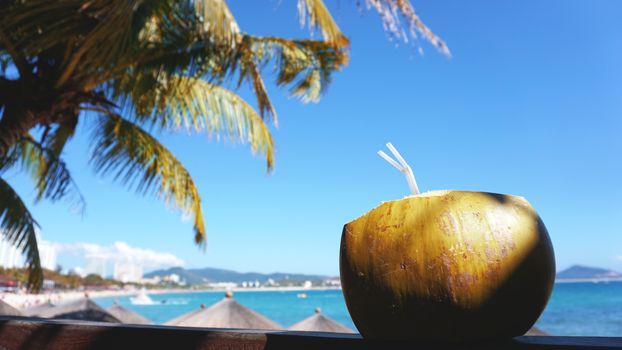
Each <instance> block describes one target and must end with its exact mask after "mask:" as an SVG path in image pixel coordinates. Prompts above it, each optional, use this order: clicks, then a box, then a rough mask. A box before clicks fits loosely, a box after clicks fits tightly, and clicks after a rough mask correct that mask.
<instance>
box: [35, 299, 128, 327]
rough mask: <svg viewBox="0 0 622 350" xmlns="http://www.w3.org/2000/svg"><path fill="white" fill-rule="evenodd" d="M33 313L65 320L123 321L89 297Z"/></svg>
mask: <svg viewBox="0 0 622 350" xmlns="http://www.w3.org/2000/svg"><path fill="white" fill-rule="evenodd" d="M31 315H32V316H39V317H46V318H56V319H65V320H82V321H96V322H110V323H121V321H120V320H119V319H118V318H116V317H114V316H112V315H111V314H110V313H108V311H106V310H104V309H103V308H101V307H100V306H99V305H97V304H95V303H94V302H93V301H92V300H91V299H89V298H88V297H87V298H82V299H79V300H76V301H72V302H68V303H64V304H59V305H54V306H48V307H46V308H43V310H42V311H40V312H38V313H36V314H31Z"/></svg>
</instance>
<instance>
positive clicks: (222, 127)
mask: <svg viewBox="0 0 622 350" xmlns="http://www.w3.org/2000/svg"><path fill="white" fill-rule="evenodd" d="M147 80H148V81H150V83H149V84H135V83H134V84H132V86H133V88H134V90H133V91H132V92H131V93H132V103H131V104H132V105H133V106H136V113H137V115H136V119H137V121H138V122H141V123H146V124H150V125H155V126H157V127H158V128H161V129H173V130H180V129H185V130H188V131H192V132H196V133H203V132H205V133H207V135H208V136H219V137H220V136H223V137H224V138H225V139H227V140H228V141H232V142H236V141H237V142H242V143H245V144H249V145H250V147H251V150H252V151H253V153H259V154H261V155H264V156H265V158H266V164H267V168H268V171H270V170H271V169H272V167H273V162H274V145H273V141H272V136H271V134H270V130H269V128H268V126H267V125H266V123H265V122H264V120H263V118H262V117H261V116H260V115H259V114H258V113H257V111H255V109H253V107H252V106H250V105H249V104H248V103H247V102H246V101H244V99H242V98H241V97H240V96H238V95H237V94H235V93H234V92H232V91H231V90H228V89H225V88H223V87H221V86H219V85H216V84H212V83H209V82H207V81H205V80H202V79H195V78H191V77H187V76H177V75H172V76H167V75H166V74H160V75H159V77H158V78H157V79H155V80H151V79H147ZM141 86H144V87H145V88H144V89H142V88H141Z"/></svg>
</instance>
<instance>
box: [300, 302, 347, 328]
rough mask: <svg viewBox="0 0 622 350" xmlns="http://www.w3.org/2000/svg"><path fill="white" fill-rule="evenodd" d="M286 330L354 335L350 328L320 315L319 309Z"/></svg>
mask: <svg viewBox="0 0 622 350" xmlns="http://www.w3.org/2000/svg"><path fill="white" fill-rule="evenodd" d="M288 329H289V330H291V331H310V332H332V333H354V331H353V330H351V329H350V328H348V327H346V326H344V325H342V324H340V323H337V322H335V321H333V320H331V319H330V318H328V317H326V316H324V315H322V312H321V310H320V308H319V307H318V308H317V309H315V314H314V315H313V316H310V317H307V318H305V319H304V320H302V321H300V322H298V323H296V324H294V325H293V326H291V327H289V328H288Z"/></svg>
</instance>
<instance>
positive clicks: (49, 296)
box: [0, 290, 136, 310]
mask: <svg viewBox="0 0 622 350" xmlns="http://www.w3.org/2000/svg"><path fill="white" fill-rule="evenodd" d="M135 293H136V290H101V291H88V295H89V297H91V298H99V297H111V296H125V295H132V294H135ZM84 295H85V292H84V291H62V292H51V293H42V294H28V293H2V294H0V299H1V300H2V301H4V302H6V303H7V304H9V305H11V306H13V307H15V308H17V309H21V310H23V309H27V308H29V307H33V306H37V305H40V304H42V303H45V302H47V301H51V302H52V303H55V304H60V303H65V302H69V301H72V300H76V299H80V298H84Z"/></svg>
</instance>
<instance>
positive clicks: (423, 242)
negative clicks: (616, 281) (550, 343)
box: [340, 191, 555, 341]
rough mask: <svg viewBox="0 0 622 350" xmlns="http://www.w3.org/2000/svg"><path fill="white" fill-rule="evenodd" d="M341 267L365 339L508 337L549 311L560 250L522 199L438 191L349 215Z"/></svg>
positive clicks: (346, 292)
mask: <svg viewBox="0 0 622 350" xmlns="http://www.w3.org/2000/svg"><path fill="white" fill-rule="evenodd" d="M340 273H341V283H342V288H343V293H344V296H345V300H346V304H347V306H348V310H349V312H350V315H351V316H352V319H353V321H354V323H355V325H356V327H357V328H358V330H359V332H360V333H361V335H363V337H365V338H371V339H396V340H444V341H462V340H476V339H490V338H505V337H513V336H519V335H523V334H524V333H525V332H526V331H527V330H529V329H530V328H531V327H532V326H533V324H534V323H535V321H536V320H537V319H538V317H539V316H540V314H541V313H542V311H543V310H544V307H545V306H546V304H547V301H548V299H549V297H550V294H551V291H552V288H553V283H554V280H555V256H554V252H553V246H552V244H551V240H550V238H549V235H548V233H547V230H546V227H545V226H544V224H543V222H542V220H541V219H540V217H539V216H538V214H537V213H536V212H535V210H534V209H533V208H532V207H531V205H530V204H529V203H528V202H527V200H525V199H524V198H522V197H517V196H511V195H501V194H494V193H484V192H467V191H435V192H429V193H425V194H421V195H416V196H410V197H406V198H404V199H401V200H395V201H390V202H384V203H382V204H381V205H380V206H378V207H377V208H375V209H373V210H371V211H370V212H368V213H366V214H365V215H363V216H361V217H359V218H358V219H356V220H354V221H352V222H350V223H348V224H346V225H345V226H344V228H343V233H342V238H341V253H340Z"/></svg>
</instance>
